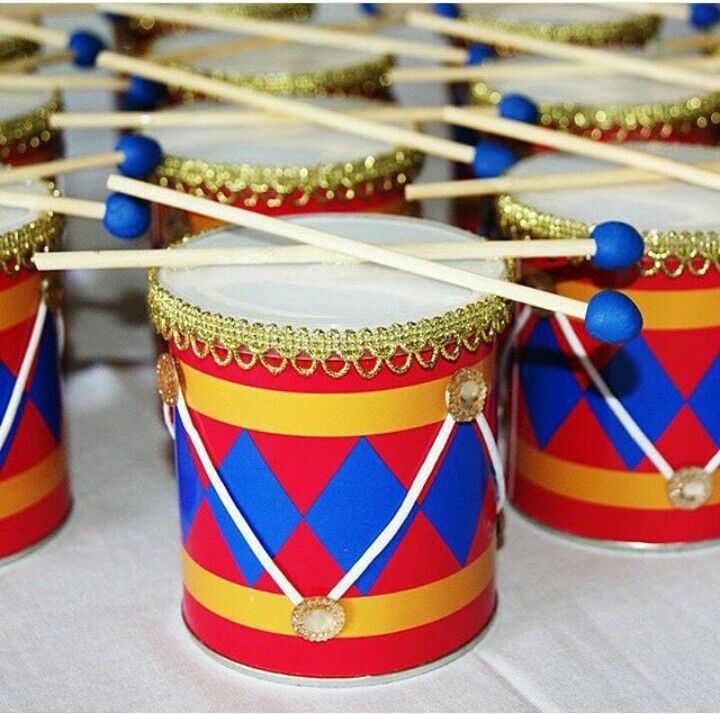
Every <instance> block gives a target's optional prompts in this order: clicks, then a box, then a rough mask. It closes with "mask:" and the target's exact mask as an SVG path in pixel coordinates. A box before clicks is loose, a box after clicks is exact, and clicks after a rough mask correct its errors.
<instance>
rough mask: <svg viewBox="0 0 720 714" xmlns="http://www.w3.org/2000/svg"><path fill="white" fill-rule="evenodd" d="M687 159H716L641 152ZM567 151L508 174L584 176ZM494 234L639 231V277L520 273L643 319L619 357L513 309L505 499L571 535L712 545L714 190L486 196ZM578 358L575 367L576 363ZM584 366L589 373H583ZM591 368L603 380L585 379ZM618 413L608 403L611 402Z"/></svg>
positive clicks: (567, 324)
mask: <svg viewBox="0 0 720 714" xmlns="http://www.w3.org/2000/svg"><path fill="white" fill-rule="evenodd" d="M646 148H650V149H652V151H653V152H656V153H658V154H662V155H667V156H674V157H677V158H679V157H682V158H683V159H685V160H688V161H708V160H714V161H718V160H720V152H718V150H716V149H711V148H705V147H682V148H681V147H675V146H670V145H662V144H648V145H647V147H646ZM595 168H600V166H599V162H596V161H591V160H588V159H580V158H577V157H572V156H569V155H565V154H556V155H550V154H546V155H540V156H535V157H533V158H530V159H526V160H525V161H522V162H521V163H519V164H517V165H516V166H515V167H513V169H512V170H511V174H512V175H515V176H521V175H533V174H546V173H550V174H552V173H558V172H565V171H567V172H572V171H584V170H592V169H595ZM497 207H498V220H499V223H500V226H501V228H502V231H503V233H504V235H505V236H507V237H510V238H527V239H532V240H542V239H545V238H551V237H552V238H575V237H580V236H583V237H584V236H586V235H587V232H588V229H589V226H591V225H593V224H595V223H597V222H599V221H602V220H605V219H607V218H609V217H610V216H612V218H613V219H617V220H622V221H627V222H629V223H631V224H633V225H635V226H637V227H638V228H639V229H640V228H642V229H644V235H645V241H646V254H645V257H644V258H643V260H642V263H641V265H639V266H638V267H637V268H635V269H633V270H630V271H627V272H624V273H623V272H620V273H612V274H610V273H602V272H600V271H597V270H595V269H594V268H592V267H591V266H590V264H589V263H586V262H580V263H574V264H572V263H571V264H569V265H568V264H567V263H564V262H561V261H556V262H554V263H552V262H545V263H542V262H540V261H527V262H526V263H525V264H524V265H523V271H524V272H525V273H526V275H528V276H529V277H530V278H532V279H534V280H538V279H539V277H540V276H538V271H542V276H543V278H542V281H541V282H543V283H547V282H548V280H550V285H552V284H553V283H554V285H555V289H557V291H558V292H559V293H561V294H565V295H572V296H574V297H580V296H582V297H583V298H588V297H590V296H591V295H592V294H593V293H594V292H595V291H596V290H597V289H599V288H601V287H610V286H612V287H616V288H620V289H622V290H624V291H626V292H627V294H628V295H630V296H631V297H632V298H633V299H634V300H635V301H636V302H637V304H638V306H639V307H640V309H641V311H642V312H643V316H644V320H645V329H644V330H643V333H642V335H641V336H640V337H638V338H636V339H635V340H632V341H631V342H628V343H627V344H626V345H624V346H623V347H620V348H615V349H609V348H608V347H607V346H600V345H598V344H596V343H594V342H593V341H592V340H590V339H589V338H588V336H587V335H586V334H585V332H584V330H583V328H582V326H580V325H578V324H576V323H575V322H574V321H567V320H564V319H562V318H559V317H557V316H555V317H550V318H548V317H540V316H538V315H536V314H532V313H530V312H529V311H526V310H523V311H521V312H520V315H519V319H518V323H517V325H516V328H515V329H516V333H517V343H516V348H515V351H514V354H515V358H516V359H515V364H514V368H513V375H512V379H513V381H512V389H513V392H512V398H511V402H510V422H511V425H512V448H511V454H510V463H511V468H510V474H511V479H512V487H511V492H512V502H513V503H514V505H515V506H516V507H517V508H518V509H519V510H520V511H522V512H523V513H525V514H527V515H528V516H530V517H531V518H532V519H534V520H535V521H537V522H539V523H542V524H544V525H546V526H549V527H551V528H553V529H555V530H558V531H561V532H563V533H566V534H572V535H575V536H583V537H586V538H592V539H596V540H597V541H602V542H606V543H609V542H615V543H622V544H625V545H634V544H643V545H646V546H649V545H654V546H660V545H669V544H689V543H700V542H703V541H710V540H713V539H717V538H719V537H720V490H719V488H718V474H717V469H718V465H719V464H720V421H719V420H718V414H719V412H718V409H717V403H718V397H719V396H720V391H719V390H720V349H719V345H720V312H719V311H718V305H720V301H719V300H718V298H719V297H720V242H719V240H718V234H717V232H716V231H717V222H718V210H717V208H716V201H715V197H714V195H713V194H712V193H711V192H709V191H706V190H705V189H699V188H691V187H689V186H686V185H682V184H679V183H675V182H658V183H651V184H646V185H640V186H636V185H625V186H613V187H611V188H604V189H583V190H579V189H576V190H565V191H562V192H560V191H548V192H539V193H534V194H527V195H523V194H519V195H517V196H501V197H499V199H498V206H497ZM586 354H587V356H586ZM588 360H590V361H591V364H590V365H589V366H588ZM593 372H596V373H597V375H598V377H599V380H598V379H595V378H594V377H593V374H592V373H593ZM618 405H619V407H618Z"/></svg>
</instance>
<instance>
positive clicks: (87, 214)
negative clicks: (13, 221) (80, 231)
mask: <svg viewBox="0 0 720 714" xmlns="http://www.w3.org/2000/svg"><path fill="white" fill-rule="evenodd" d="M0 175H2V174H0ZM0 206H7V207H9V208H25V209H27V210H29V211H53V212H54V213H62V214H65V215H68V216H78V217H79V218H93V219H96V220H102V219H103V217H104V216H105V204H104V203H100V202H99V201H85V200H82V199H79V198H65V197H56V196H48V195H46V194H35V193H19V192H16V191H0Z"/></svg>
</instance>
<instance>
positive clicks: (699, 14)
mask: <svg viewBox="0 0 720 714" xmlns="http://www.w3.org/2000/svg"><path fill="white" fill-rule="evenodd" d="M689 13H690V17H689V21H690V24H691V25H692V26H693V27H694V28H695V29H696V30H709V29H710V28H711V27H712V26H713V25H716V24H717V22H718V20H720V9H718V6H717V3H714V2H708V3H703V2H696V3H691V5H690V10H689Z"/></svg>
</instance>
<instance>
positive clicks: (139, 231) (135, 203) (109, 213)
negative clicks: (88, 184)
mask: <svg viewBox="0 0 720 714" xmlns="http://www.w3.org/2000/svg"><path fill="white" fill-rule="evenodd" d="M103 225H104V226H105V228H106V229H107V231H108V233H111V234H112V235H114V236H115V237H116V238H121V239H123V240H130V239H132V238H139V237H140V236H141V235H143V233H145V232H146V231H147V229H148V228H149V227H150V207H149V206H148V204H147V202H146V201H141V200H140V199H139V198H134V197H133V196H126V195H125V194H124V193H111V194H110V195H109V196H108V197H107V201H106V202H105V216H104V218H103Z"/></svg>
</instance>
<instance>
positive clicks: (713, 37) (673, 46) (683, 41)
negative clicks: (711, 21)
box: [649, 32, 720, 52]
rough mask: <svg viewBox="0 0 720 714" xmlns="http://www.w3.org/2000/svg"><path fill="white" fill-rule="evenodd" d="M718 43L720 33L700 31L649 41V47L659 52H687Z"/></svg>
mask: <svg viewBox="0 0 720 714" xmlns="http://www.w3.org/2000/svg"><path fill="white" fill-rule="evenodd" d="M718 45H720V34H719V33H717V32H701V33H695V34H693V35H686V36H684V37H669V38H668V39H666V40H659V41H655V42H652V43H650V45H649V46H650V47H652V48H654V49H656V50H657V51H659V52H687V51H689V50H712V49H715V48H716V47H717V46H718Z"/></svg>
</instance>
